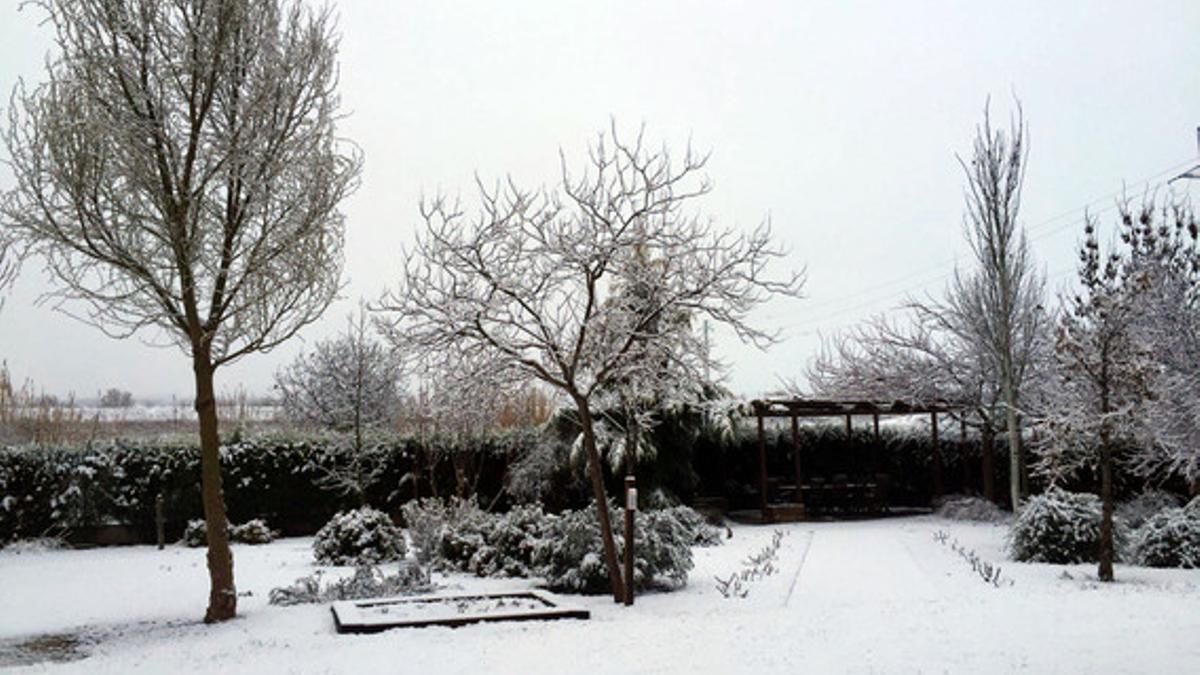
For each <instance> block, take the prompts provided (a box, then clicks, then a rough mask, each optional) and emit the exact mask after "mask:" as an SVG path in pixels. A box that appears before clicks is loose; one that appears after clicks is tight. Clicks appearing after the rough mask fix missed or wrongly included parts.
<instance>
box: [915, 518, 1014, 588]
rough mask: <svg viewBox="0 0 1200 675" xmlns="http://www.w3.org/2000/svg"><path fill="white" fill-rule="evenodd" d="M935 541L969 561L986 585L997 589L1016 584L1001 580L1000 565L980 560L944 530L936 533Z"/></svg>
mask: <svg viewBox="0 0 1200 675" xmlns="http://www.w3.org/2000/svg"><path fill="white" fill-rule="evenodd" d="M933 540H934V541H936V542H937V543H939V544H941V545H942V546H949V547H950V550H951V551H954V552H955V553H957V554H958V557H960V558H962V559H963V560H965V561H967V564H968V565H970V566H971V571H972V572H974V573H976V574H978V575H979V578H980V579H983V581H984V583H988V584H991V585H992V586H995V587H996V588H1000V587H1001V586H1012V585H1013V584H1014V583H1015V582H1014V581H1013V580H1012V579H1003V578H1001V568H1000V566H999V565H994V564H992V563H990V562H988V561H986V560H984V559H983V558H980V557H979V555H978V554H976V553H975V551H974V550H973V549H969V548H967V547H966V546H963V545H962V544H959V543H958V540H957V539H951V538H950V535H949V534H947V533H946V532H945V531H944V530H938V531H936V532H934V533H933Z"/></svg>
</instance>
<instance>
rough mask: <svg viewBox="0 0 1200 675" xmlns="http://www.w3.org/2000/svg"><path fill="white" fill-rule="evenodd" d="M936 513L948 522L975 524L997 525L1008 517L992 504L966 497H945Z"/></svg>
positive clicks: (976, 498) (984, 500)
mask: <svg viewBox="0 0 1200 675" xmlns="http://www.w3.org/2000/svg"><path fill="white" fill-rule="evenodd" d="M936 513H937V515H939V516H941V517H943V518H946V519H949V520H969V521H972V522H977V523H998V522H1000V521H1003V520H1004V519H1006V518H1007V517H1008V515H1007V514H1005V513H1004V512H1003V511H1001V510H1000V507H998V506H996V505H995V504H993V503H992V502H990V501H988V500H986V499H982V498H980V497H971V496H968V495H951V496H949V497H946V498H945V499H944V500H942V503H941V506H939V507H938V508H937V511H936Z"/></svg>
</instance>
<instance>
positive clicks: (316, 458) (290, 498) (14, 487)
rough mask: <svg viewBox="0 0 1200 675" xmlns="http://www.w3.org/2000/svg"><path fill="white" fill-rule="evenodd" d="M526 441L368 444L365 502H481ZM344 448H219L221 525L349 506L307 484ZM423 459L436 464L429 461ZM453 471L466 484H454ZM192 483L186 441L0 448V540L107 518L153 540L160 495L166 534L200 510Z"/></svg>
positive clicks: (266, 441) (65, 532) (305, 520)
mask: <svg viewBox="0 0 1200 675" xmlns="http://www.w3.org/2000/svg"><path fill="white" fill-rule="evenodd" d="M533 442H534V432H532V431H530V432H520V431H517V432H506V433H498V434H493V435H489V436H487V437H485V438H483V439H479V440H477V441H476V442H475V443H474V444H473V445H471V446H470V447H465V446H458V445H455V444H453V443H450V442H446V441H445V440H444V439H437V440H436V441H433V442H430V441H428V440H425V441H423V440H422V439H419V438H416V437H400V438H392V439H388V440H386V441H384V442H381V443H379V444H378V447H379V448H380V449H381V450H382V452H381V453H380V456H381V458H382V461H383V463H384V465H385V466H384V469H383V472H382V474H381V476H380V478H379V480H378V481H377V482H376V483H375V484H374V485H372V486H371V488H370V489H369V490H368V493H367V501H368V502H369V503H371V504H373V505H375V506H377V507H379V508H381V509H384V510H386V511H388V512H398V510H399V507H400V505H401V504H403V503H404V502H405V501H407V500H409V499H411V498H412V497H414V496H428V495H430V494H435V493H436V494H441V495H450V494H455V493H456V492H459V491H461V490H463V489H469V490H471V491H473V492H475V493H476V494H479V495H480V496H481V499H487V498H489V496H494V495H495V494H497V493H498V492H499V490H500V487H501V484H502V481H503V476H504V472H505V467H506V465H507V463H508V461H509V459H510V458H512V457H514V456H516V455H518V454H520V453H521V452H523V451H524V450H525V449H526V448H527V447H529V446H530V444H532V443H533ZM349 453H350V450H349V449H348V448H347V446H346V445H345V443H343V442H341V441H339V440H338V439H335V438H317V437H314V438H256V439H248V440H238V441H235V442H229V443H227V444H225V445H223V446H222V447H221V468H222V474H223V479H224V487H225V503H226V507H227V510H228V516H229V519H230V521H232V522H245V521H248V520H251V519H253V518H263V519H265V520H266V521H267V522H268V523H269V524H270V525H271V527H272V528H275V529H277V530H281V531H282V532H283V533H284V534H286V535H301V534H311V533H313V532H315V531H316V530H317V529H318V528H319V527H320V526H321V525H323V524H324V523H325V522H326V521H327V520H328V519H329V518H330V517H331V516H332V515H333V514H334V513H336V512H337V511H339V510H342V509H346V508H353V507H354V506H357V504H354V503H351V501H350V498H349V497H346V496H343V495H339V494H336V493H334V492H331V491H329V490H327V489H325V488H323V487H321V486H320V485H319V484H318V483H319V481H320V479H321V477H322V476H324V475H325V473H326V468H327V467H330V466H336V465H338V464H339V463H345V462H346V461H347V458H348V457H349ZM431 456H436V457H438V458H439V461H438V462H437V463H436V464H434V463H431V462H430V460H429V458H430V457H431ZM431 466H432V467H433V471H432V474H433V475H430V473H431V471H430V467H431ZM464 476H465V477H466V478H467V479H468V480H469V481H470V483H469V485H466V486H464V485H462V481H463V479H464ZM199 480H200V453H199V450H198V448H197V447H196V446H195V445H194V444H189V443H185V442H178V443H154V444H150V443H127V442H114V443H110V444H105V445H98V446H93V447H91V448H82V449H55V448H0V544H2V543H3V542H6V541H11V540H13V539H23V538H30V537H39V536H47V535H58V536H69V535H71V534H72V533H78V532H81V531H84V530H87V529H89V528H95V527H99V526H105V525H114V524H116V525H123V526H126V527H129V528H132V530H133V531H134V532H135V533H136V535H137V536H138V537H139V538H140V539H141V540H143V541H152V540H153V539H154V537H155V513H154V512H155V508H154V504H155V499H156V497H157V496H158V495H160V494H161V495H162V498H163V513H164V516H165V520H166V534H167V538H168V540H173V539H177V538H178V537H179V536H180V535H181V534H182V532H183V528H184V527H185V526H186V524H187V522H188V521H189V520H192V519H196V518H201V517H203V508H202V505H201V501H200V484H199Z"/></svg>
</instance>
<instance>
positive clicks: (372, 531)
mask: <svg viewBox="0 0 1200 675" xmlns="http://www.w3.org/2000/svg"><path fill="white" fill-rule="evenodd" d="M405 548H406V547H405V545H404V534H403V533H402V532H401V531H400V529H399V528H397V527H396V526H395V525H393V524H392V520H391V518H388V516H387V514H386V513H384V512H382V511H378V510H376V509H373V508H371V507H369V506H364V507H362V508H359V509H355V510H353V511H343V512H340V513H338V514H337V515H335V516H334V517H333V518H332V519H330V521H329V522H328V523H325V526H324V527H322V528H321V529H320V530H319V531H317V536H316V538H315V539H314V540H313V555H314V556H315V557H316V560H317V562H318V563H320V564H323V565H362V564H371V563H381V562H387V561H389V560H398V559H400V558H403V557H404V554H405Z"/></svg>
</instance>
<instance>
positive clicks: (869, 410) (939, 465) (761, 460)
mask: <svg viewBox="0 0 1200 675" xmlns="http://www.w3.org/2000/svg"><path fill="white" fill-rule="evenodd" d="M960 410H961V409H960V408H959V407H957V406H953V405H951V404H948V403H943V402H938V403H907V402H904V401H895V402H892V403H881V402H878V401H853V400H818V399H802V398H794V399H776V400H757V401H751V402H750V410H749V411H748V413H747V414H748V415H753V416H754V417H755V418H756V419H757V423H758V485H759V510H760V512H761V516H762V520H763V522H768V523H770V522H778V521H782V520H798V519H802V518H804V517H805V515H806V510H805V498H804V493H805V492H806V491H807V492H809V493H810V495H817V496H821V497H822V498H823V496H825V495H824V493H825V492H829V493H830V495H831V496H833V497H835V498H836V497H840V496H843V495H850V496H851V498H852V499H858V500H860V502H861V503H863V504H866V505H867V506H868V507H869V508H874V507H879V508H882V507H883V506H886V504H883V503H882V502H883V500H885V499H886V495H885V494H884V490H885V486H883V485H880V484H879V483H878V482H871V481H863V482H861V483H854V484H845V485H813V484H809V485H806V484H805V482H804V472H803V468H802V467H801V462H800V424H799V422H800V419H801V418H805V419H808V418H818V417H842V418H845V420H846V434H847V436H849V435H850V433H851V430H852V429H853V424H854V418H855V417H862V416H870V417H871V418H872V421H873V423H874V431H875V442H876V444H878V443H879V418H881V417H885V416H899V415H904V416H912V415H929V419H930V428H931V431H932V434H933V439H932V440H933V486H934V487H933V490H934V494H935V495H941V494H942V492H943V461H942V453H941V444H940V441H939V439H938V415H940V414H946V413H956V412H960ZM768 417H776V418H778V417H785V418H790V419H791V421H792V449H793V452H792V454H793V457H794V470H795V480H796V485H795V489H794V491H793V494H794V501H793V502H790V503H784V504H771V503H770V502H769V499H768V490H769V487H768V485H769V477H768V476H767V441H766V432H765V429H764V421H765V420H766V418H768Z"/></svg>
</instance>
